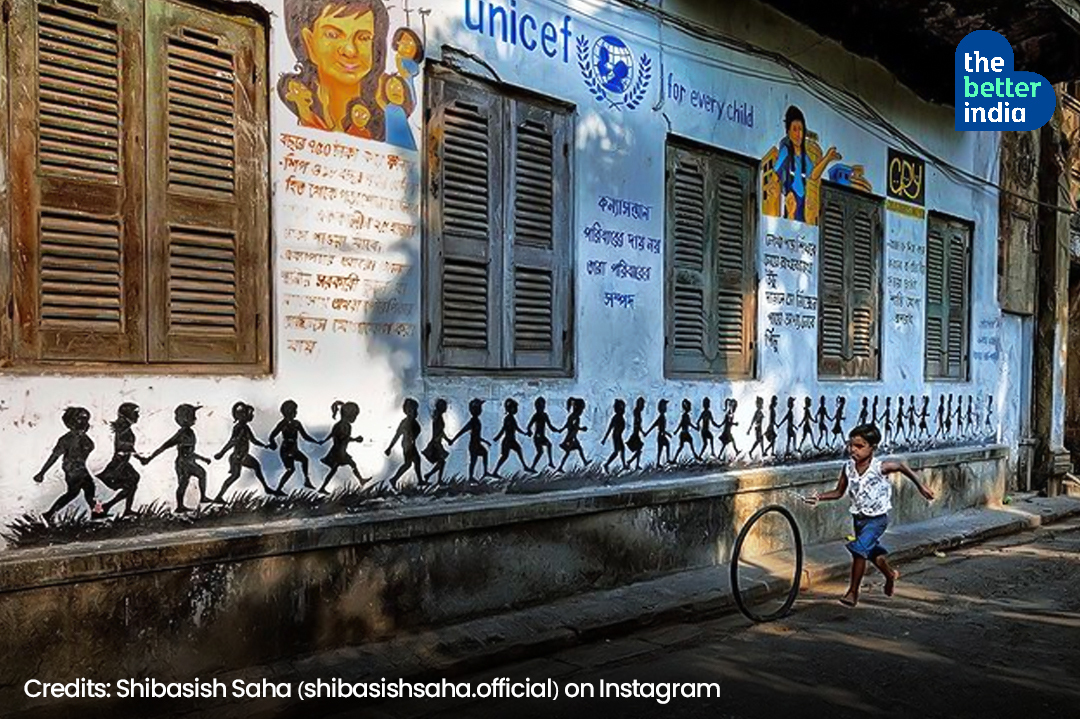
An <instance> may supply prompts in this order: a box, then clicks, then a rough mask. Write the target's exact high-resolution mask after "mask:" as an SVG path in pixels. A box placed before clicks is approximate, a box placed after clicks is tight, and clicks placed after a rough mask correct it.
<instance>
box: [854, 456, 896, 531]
mask: <svg viewBox="0 0 1080 719" xmlns="http://www.w3.org/2000/svg"><path fill="white" fill-rule="evenodd" d="M844 472H845V474H846V476H847V481H848V495H849V496H850V497H851V513H852V514H865V515H867V516H870V517H873V516H877V515H879V514H885V513H887V512H888V511H889V510H890V509H892V482H890V481H889V479H888V478H887V477H886V476H885V473H884V472H882V471H881V460H880V459H877V458H874V459H872V460H870V466H869V467H867V468H866V472H865V473H864V474H862V475H861V476H860V475H859V473H858V471H857V470H856V469H855V460H853V459H849V460H848V462H847V464H846V465H844Z"/></svg>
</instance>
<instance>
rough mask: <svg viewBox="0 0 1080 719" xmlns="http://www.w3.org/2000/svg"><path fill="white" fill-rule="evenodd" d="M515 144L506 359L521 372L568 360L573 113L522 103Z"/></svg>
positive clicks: (515, 116)
mask: <svg viewBox="0 0 1080 719" xmlns="http://www.w3.org/2000/svg"><path fill="white" fill-rule="evenodd" d="M512 112H513V123H512V128H511V132H512V137H511V140H510V143H508V146H509V147H511V148H512V152H510V153H508V155H509V158H508V164H509V165H510V172H509V173H508V177H509V178H510V179H509V182H510V183H511V185H512V187H511V188H510V192H511V193H512V195H511V196H512V198H513V199H512V201H511V202H508V203H507V205H506V206H507V209H508V211H509V215H510V216H509V219H508V223H507V225H508V227H509V228H510V235H511V237H512V242H510V243H507V245H506V248H505V249H506V251H507V252H508V254H509V256H508V257H507V259H506V264H505V266H506V267H511V268H513V270H512V272H513V274H512V276H511V277H510V278H509V281H508V282H506V283H505V284H504V288H505V292H506V295H505V302H506V305H505V306H507V307H509V308H510V311H508V312H506V313H504V319H505V321H506V324H507V326H506V327H505V328H504V336H506V337H512V338H513V340H512V342H506V343H505V346H504V348H503V351H504V353H505V354H508V355H509V356H508V357H506V358H505V360H504V361H505V363H506V365H507V366H509V367H515V368H518V369H522V368H527V369H545V368H546V369H555V368H561V367H563V366H564V365H565V351H564V343H565V336H566V331H567V329H568V325H569V317H568V311H569V307H570V302H569V296H568V295H569V293H568V290H567V288H568V287H569V286H570V276H569V274H570V273H569V262H568V258H569V244H570V230H569V207H570V183H569V181H568V178H569V172H570V168H569V154H570V146H569V143H570V137H569V128H568V126H567V124H568V123H567V119H566V115H564V114H557V113H555V112H553V111H551V110H548V109H545V108H542V107H537V106H535V105H532V104H529V103H526V102H523V101H521V100H517V101H515V102H514V103H513V110H512Z"/></svg>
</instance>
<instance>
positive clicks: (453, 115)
mask: <svg viewBox="0 0 1080 719" xmlns="http://www.w3.org/2000/svg"><path fill="white" fill-rule="evenodd" d="M428 93H429V100H428V103H429V107H430V108H431V116H430V118H429V120H428V177H429V182H428V186H429V193H430V195H429V199H428V203H427V206H428V216H427V223H426V224H427V233H428V234H427V242H426V245H427V252H428V254H427V262H426V265H427V266H428V267H429V272H428V273H427V283H428V284H427V292H426V296H427V297H429V298H431V300H432V301H431V302H430V303H429V306H428V311H429V314H428V322H429V327H428V330H427V333H428V344H427V351H428V357H429V363H430V364H432V365H434V366H437V367H447V368H459V369H481V368H489V369H496V368H498V367H499V365H500V362H501V338H502V331H501V323H502V319H501V317H502V311H501V304H502V298H501V293H502V284H501V278H502V276H503V275H502V263H503V252H502V246H501V243H502V238H503V237H504V232H503V222H504V220H503V214H504V213H503V210H502V208H503V197H502V190H501V187H502V186H501V184H500V182H501V179H502V177H501V171H502V167H503V160H502V154H501V148H502V147H503V142H502V125H503V122H502V116H503V101H502V100H501V98H499V97H497V96H495V95H493V94H492V93H490V92H486V91H484V90H482V89H480V88H478V87H476V86H474V85H471V84H467V83H465V82H455V81H451V80H448V79H446V78H432V79H431V80H430V84H429V87H428ZM496 241H498V242H499V244H496Z"/></svg>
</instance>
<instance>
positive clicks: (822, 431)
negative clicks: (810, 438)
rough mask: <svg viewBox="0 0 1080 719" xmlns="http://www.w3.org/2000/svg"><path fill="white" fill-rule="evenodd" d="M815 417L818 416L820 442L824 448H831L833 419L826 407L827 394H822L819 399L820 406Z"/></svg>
mask: <svg viewBox="0 0 1080 719" xmlns="http://www.w3.org/2000/svg"><path fill="white" fill-rule="evenodd" d="M815 417H816V418H817V432H818V442H819V443H820V445H821V448H822V449H830V443H829V422H831V421H832V415H831V414H829V410H828V408H826V407H825V395H821V398H820V399H819V400H818V408H817V413H816V414H815Z"/></svg>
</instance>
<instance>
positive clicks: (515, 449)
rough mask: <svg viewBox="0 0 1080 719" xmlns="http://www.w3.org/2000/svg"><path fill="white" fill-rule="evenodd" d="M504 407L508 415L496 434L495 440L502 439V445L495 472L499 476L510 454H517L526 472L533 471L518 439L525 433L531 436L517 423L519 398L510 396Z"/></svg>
mask: <svg viewBox="0 0 1080 719" xmlns="http://www.w3.org/2000/svg"><path fill="white" fill-rule="evenodd" d="M503 409H505V410H506V416H505V417H504V418H503V423H502V428H501V429H500V430H499V433H498V434H497V435H495V441H496V442H498V441H499V440H500V439H501V440H502V445H501V446H500V448H499V461H498V462H496V463H495V471H494V472H493V474H494V475H495V476H496V477H498V476H499V470H500V469H502V466H503V464H505V463H506V460H508V459H510V454H511V453H513V454H516V455H517V457H518V461H520V462H521V468H522V469H524V470H525V471H526V472H532V471H533V469H532V467H530V466H529V465H528V464H526V463H525V455H524V454H522V452H521V445H520V444H519V443H518V441H517V436H518V435H519V434H523V435H525V436H529V432H528V430H525V429H522V428H521V427H519V426H518V423H517V413H518V403H517V400H515V399H513V398H511V397H508V398H507V399H506V402H504V403H503Z"/></svg>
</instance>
